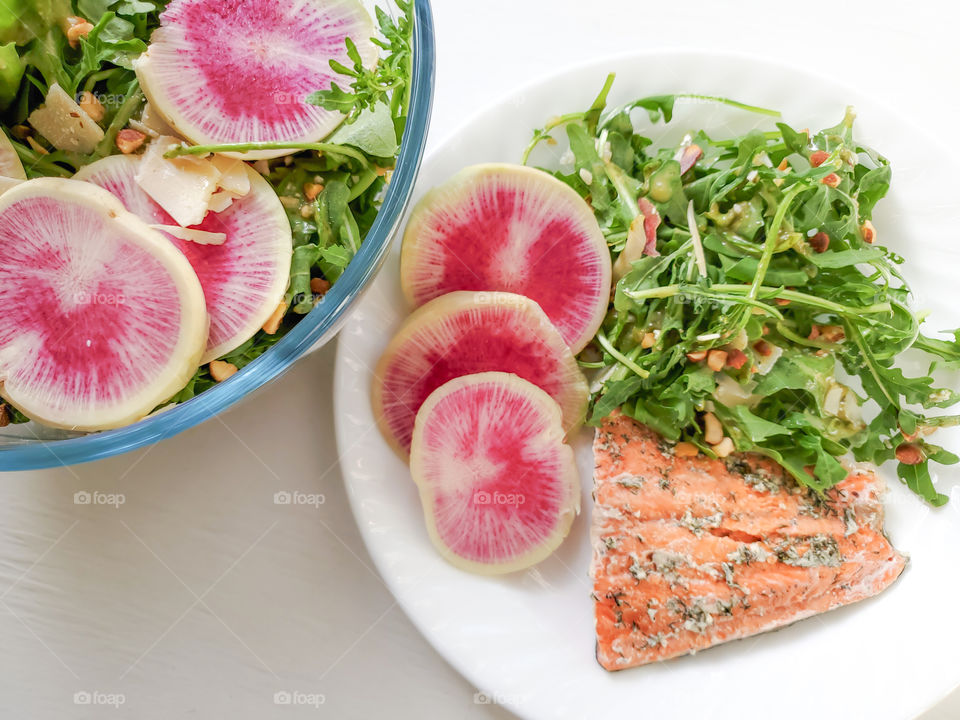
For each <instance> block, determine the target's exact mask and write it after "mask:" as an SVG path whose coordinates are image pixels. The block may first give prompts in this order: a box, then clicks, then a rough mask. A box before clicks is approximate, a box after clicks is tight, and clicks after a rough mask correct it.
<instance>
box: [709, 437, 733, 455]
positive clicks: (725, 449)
mask: <svg viewBox="0 0 960 720" xmlns="http://www.w3.org/2000/svg"><path fill="white" fill-rule="evenodd" d="M711 448H712V449H713V451H714V452H715V453H716V454H717V457H718V458H725V457H727V456H728V455H729V454H730V453H732V452H733V451H734V450H736V448H735V447H734V445H733V440H731V439H730V438H728V437H725V438H723V439H722V440H721V441H720V442H718V443H715V444H714V445H712V446H711Z"/></svg>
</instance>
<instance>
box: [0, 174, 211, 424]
mask: <svg viewBox="0 0 960 720" xmlns="http://www.w3.org/2000/svg"><path fill="white" fill-rule="evenodd" d="M0 305H2V307H3V312H2V313H0V395H2V396H3V398H4V399H5V400H7V402H9V403H10V404H11V405H13V406H14V407H16V408H18V409H19V410H20V411H21V412H23V413H24V414H26V415H27V416H29V417H31V418H33V419H34V420H37V421H38V422H42V423H44V424H46V425H52V426H54V427H60V428H68V429H77V430H102V429H106V428H113V427H119V426H121V425H126V424H129V423H131V422H134V421H136V420H139V419H140V418H142V417H144V416H145V415H147V414H148V413H149V412H150V411H151V410H153V409H154V408H155V407H156V406H157V405H159V404H160V403H162V402H163V401H165V400H166V399H168V398H169V397H170V396H171V395H173V394H174V393H175V392H177V391H178V390H180V389H181V388H182V387H183V386H184V385H185V384H186V383H187V381H188V380H189V379H190V377H191V376H192V375H193V373H194V372H195V371H196V369H197V366H198V364H199V361H200V355H201V354H202V353H203V348H204V347H205V345H206V340H207V314H206V312H205V311H204V304H203V290H202V289H201V287H200V282H199V281H198V280H197V276H196V275H195V274H194V272H193V270H192V269H191V268H190V264H189V263H188V262H187V261H186V259H185V258H184V257H183V255H182V254H180V253H179V252H177V250H176V248H174V247H173V246H172V245H171V244H170V243H169V242H167V240H166V239H165V238H164V237H163V235H161V234H160V233H158V232H156V231H155V230H151V229H150V228H149V227H147V226H146V225H145V224H144V223H143V222H142V221H141V220H140V219H139V218H137V217H136V216H134V215H132V214H131V213H128V212H126V211H125V210H124V209H123V205H122V204H121V203H120V201H119V200H117V199H116V198H115V197H113V196H112V195H111V194H110V193H108V192H106V191H105V190H101V189H99V188H95V187H91V186H90V185H87V184H85V183H80V182H76V181H75V180H64V179H60V178H41V179H38V180H30V181H28V182H25V183H23V184H21V185H18V186H17V187H15V188H12V189H11V190H8V191H7V192H6V193H4V194H3V195H2V196H0Z"/></svg>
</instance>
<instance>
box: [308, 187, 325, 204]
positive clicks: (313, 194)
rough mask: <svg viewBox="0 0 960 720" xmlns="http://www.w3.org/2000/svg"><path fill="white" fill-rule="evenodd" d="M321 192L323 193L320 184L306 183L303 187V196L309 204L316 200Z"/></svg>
mask: <svg viewBox="0 0 960 720" xmlns="http://www.w3.org/2000/svg"><path fill="white" fill-rule="evenodd" d="M322 191H323V184H322V183H306V184H305V185H304V186H303V195H304V197H305V198H307V200H309V201H310V202H313V201H314V200H316V199H317V195H319V194H320V193H321V192H322Z"/></svg>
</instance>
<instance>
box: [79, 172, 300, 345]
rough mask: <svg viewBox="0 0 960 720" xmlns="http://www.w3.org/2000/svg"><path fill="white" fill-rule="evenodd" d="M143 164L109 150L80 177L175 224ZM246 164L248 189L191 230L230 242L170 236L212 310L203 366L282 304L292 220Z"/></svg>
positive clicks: (134, 208) (151, 219) (143, 213)
mask: <svg viewBox="0 0 960 720" xmlns="http://www.w3.org/2000/svg"><path fill="white" fill-rule="evenodd" d="M139 163H140V158H139V157H138V156H135V155H112V156H110V157H108V158H104V159H103V160H98V161H97V162H95V163H93V164H91V165H88V166H87V167H85V168H83V169H82V170H81V171H80V172H79V173H77V175H76V179H78V180H85V181H87V182H90V183H93V184H94V185H99V186H100V187H102V188H105V189H106V190H109V191H110V192H111V193H113V194H114V195H115V196H116V197H118V198H119V199H120V201H121V202H122V203H123V204H124V206H125V207H126V208H127V210H129V211H130V212H132V213H133V214H135V215H137V216H138V217H139V218H141V219H142V220H144V221H145V222H146V223H147V224H148V225H166V226H172V225H176V223H175V222H174V221H173V218H171V217H170V216H169V215H168V214H167V213H166V212H165V211H164V210H163V209H162V208H161V207H160V206H159V205H158V204H157V203H156V202H154V201H153V200H152V199H151V198H150V196H149V195H147V194H146V193H145V192H144V191H143V190H142V189H141V188H140V186H139V185H138V184H137V182H136V175H137V168H138V165H139ZM241 165H242V167H243V170H244V172H245V173H246V175H247V177H248V178H249V180H250V192H248V193H247V194H246V195H244V196H243V197H241V198H237V199H235V200H234V201H233V203H232V204H231V205H230V207H228V208H227V209H226V210H224V211H223V212H221V213H212V212H211V213H208V214H207V217H206V218H205V219H204V221H203V222H202V223H201V224H200V225H196V226H194V227H193V228H192V229H195V230H201V231H204V232H207V233H215V234H226V240H224V241H223V242H222V243H220V244H206V245H205V244H201V243H198V242H193V241H190V240H184V239H181V238H178V237H174V236H173V235H171V234H169V233H165V237H167V238H168V239H169V241H170V242H171V243H172V244H173V245H174V246H176V247H177V249H179V250H180V252H182V253H183V254H184V255H186V257H187V260H189V261H190V264H191V265H192V266H193V269H194V271H195V272H196V274H197V277H199V278H200V284H201V285H202V286H203V292H204V296H205V297H206V301H207V312H208V313H209V315H210V337H209V339H208V341H207V349H206V351H205V352H204V354H203V358H202V360H201V362H203V363H207V362H210V361H211V360H215V359H216V358H218V357H221V356H222V355H225V354H227V353H228V352H230V351H231V350H234V349H236V348H237V347H239V346H240V345H242V344H243V343H245V342H246V341H247V340H249V339H250V338H251V337H253V335H254V334H255V333H256V332H257V330H259V329H260V328H261V327H262V326H263V324H264V323H265V322H266V321H267V319H268V318H269V317H270V316H271V315H272V314H273V312H274V311H275V310H276V309H277V305H278V304H279V303H280V301H281V300H282V299H283V294H284V292H285V291H286V289H287V283H288V281H289V279H290V257H291V254H292V253H293V240H292V237H291V231H290V222H289V221H288V220H287V216H286V214H285V213H284V211H283V206H282V205H281V204H280V200H279V198H278V197H277V194H276V193H275V192H274V191H273V188H271V187H270V184H269V183H268V182H267V181H266V180H264V179H263V177H261V176H260V174H259V173H257V172H255V171H254V170H253V169H251V168H250V167H249V166H248V165H246V164H243V163H241ZM178 234H181V233H178Z"/></svg>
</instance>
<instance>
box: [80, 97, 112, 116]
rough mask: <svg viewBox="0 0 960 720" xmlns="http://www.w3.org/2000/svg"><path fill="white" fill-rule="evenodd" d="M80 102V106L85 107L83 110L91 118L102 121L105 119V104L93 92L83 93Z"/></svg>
mask: <svg viewBox="0 0 960 720" xmlns="http://www.w3.org/2000/svg"><path fill="white" fill-rule="evenodd" d="M79 104H80V107H81V108H83V111H84V112H85V113H86V114H87V115H89V116H90V119H91V120H93V121H94V122H100V121H101V120H103V116H104V115H106V114H107V111H106V110H105V109H104V107H103V104H102V103H101V102H100V101H99V100H98V99H97V96H96V95H94V94H93V93H92V92H84V93H81V95H80V103H79Z"/></svg>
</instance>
